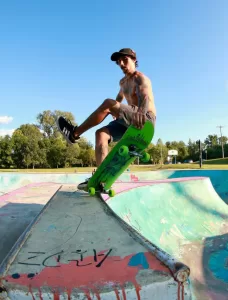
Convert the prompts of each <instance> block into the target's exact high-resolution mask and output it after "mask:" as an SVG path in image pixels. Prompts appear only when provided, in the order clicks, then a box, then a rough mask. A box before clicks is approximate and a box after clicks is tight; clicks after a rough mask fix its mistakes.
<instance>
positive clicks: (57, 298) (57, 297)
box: [54, 292, 60, 300]
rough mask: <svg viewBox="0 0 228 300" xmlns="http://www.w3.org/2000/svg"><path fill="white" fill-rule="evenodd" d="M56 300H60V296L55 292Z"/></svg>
mask: <svg viewBox="0 0 228 300" xmlns="http://www.w3.org/2000/svg"><path fill="white" fill-rule="evenodd" d="M54 300H60V297H59V294H58V293H57V292H54Z"/></svg>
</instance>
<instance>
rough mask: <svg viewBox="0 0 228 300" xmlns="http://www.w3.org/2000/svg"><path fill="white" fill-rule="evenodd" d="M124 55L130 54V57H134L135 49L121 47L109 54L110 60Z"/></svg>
mask: <svg viewBox="0 0 228 300" xmlns="http://www.w3.org/2000/svg"><path fill="white" fill-rule="evenodd" d="M125 55H127V56H131V57H132V58H135V59H136V53H135V51H133V50H132V49H130V48H123V49H121V50H120V51H118V52H114V53H113V54H112V56H111V60H112V61H117V60H118V59H119V58H120V57H121V56H125Z"/></svg>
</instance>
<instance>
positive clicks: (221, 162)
mask: <svg viewBox="0 0 228 300" xmlns="http://www.w3.org/2000/svg"><path fill="white" fill-rule="evenodd" d="M129 168H130V171H133V172H136V171H137V172H142V171H156V170H170V169H173V170H176V169H200V166H199V164H198V163H193V164H176V165H162V166H161V165H145V166H144V165H139V166H138V165H131V166H130V167H129ZM93 169H94V167H85V168H82V167H81V168H59V169H0V172H19V173H91V172H92V170H93ZM202 169H204V170H215V169H217V170H218V169H220V170H226V169H227V170H228V158H224V159H222V158H221V159H211V160H207V161H204V162H203V166H202Z"/></svg>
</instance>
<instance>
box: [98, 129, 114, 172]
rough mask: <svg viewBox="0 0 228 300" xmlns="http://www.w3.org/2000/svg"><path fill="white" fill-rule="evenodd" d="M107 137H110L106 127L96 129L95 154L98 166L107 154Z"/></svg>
mask: <svg viewBox="0 0 228 300" xmlns="http://www.w3.org/2000/svg"><path fill="white" fill-rule="evenodd" d="M109 139H110V134H109V131H108V129H107V128H105V127H103V128H101V129H98V130H97V131H96V146H95V156H96V163H97V167H99V166H100V164H101V163H102V161H103V160H104V159H105V157H106V156H107V155H108V141H109Z"/></svg>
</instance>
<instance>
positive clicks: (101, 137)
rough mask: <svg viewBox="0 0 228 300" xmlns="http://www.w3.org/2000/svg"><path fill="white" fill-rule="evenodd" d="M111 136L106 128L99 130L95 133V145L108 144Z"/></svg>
mask: <svg viewBox="0 0 228 300" xmlns="http://www.w3.org/2000/svg"><path fill="white" fill-rule="evenodd" d="M110 138H111V136H110V133H109V130H108V128H105V127H103V128H100V129H98V130H97V131H96V145H98V144H108V141H109V140H110Z"/></svg>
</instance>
